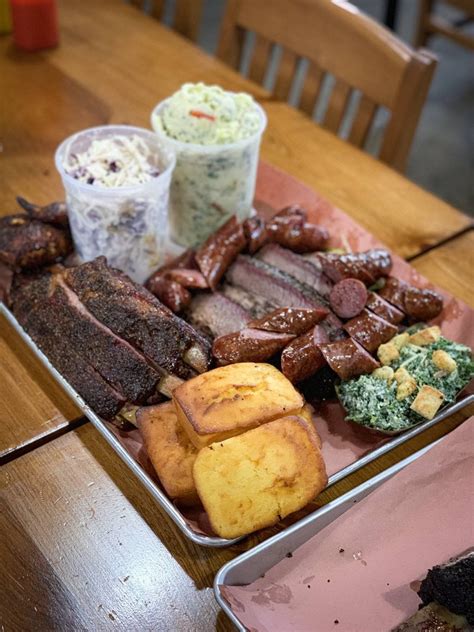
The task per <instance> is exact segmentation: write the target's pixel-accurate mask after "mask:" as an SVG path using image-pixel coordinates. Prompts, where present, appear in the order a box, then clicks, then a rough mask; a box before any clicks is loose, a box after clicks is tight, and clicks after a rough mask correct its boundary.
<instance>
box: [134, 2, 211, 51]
mask: <svg viewBox="0 0 474 632" xmlns="http://www.w3.org/2000/svg"><path fill="white" fill-rule="evenodd" d="M202 2H203V0H176V2H175V10H174V16H173V23H172V26H173V29H174V30H175V31H178V33H181V35H184V36H185V37H187V38H189V39H190V40H193V41H194V42H195V41H196V40H197V36H198V32H199V25H200V21H201V13H202ZM130 3H131V4H133V5H134V6H135V7H137V8H139V9H142V10H143V11H146V12H148V13H150V15H152V16H153V17H154V18H156V19H157V20H160V21H161V20H162V18H163V15H164V12H165V4H166V2H165V0H130Z"/></svg>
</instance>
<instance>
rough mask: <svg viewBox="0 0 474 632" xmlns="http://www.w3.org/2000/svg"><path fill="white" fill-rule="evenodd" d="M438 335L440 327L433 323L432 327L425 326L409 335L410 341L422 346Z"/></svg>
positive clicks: (437, 337) (434, 339)
mask: <svg viewBox="0 0 474 632" xmlns="http://www.w3.org/2000/svg"><path fill="white" fill-rule="evenodd" d="M440 336H441V329H440V328H439V327H438V326H437V325H433V327H426V328H425V329H420V331H416V332H415V333H414V334H412V335H411V336H410V343H411V344H412V345H417V346H418V347H424V346H426V345H430V344H431V343H433V342H436V341H437V340H439V337H440Z"/></svg>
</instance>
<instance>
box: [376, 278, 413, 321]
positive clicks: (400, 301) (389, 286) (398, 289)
mask: <svg viewBox="0 0 474 632" xmlns="http://www.w3.org/2000/svg"><path fill="white" fill-rule="evenodd" d="M408 287H409V285H408V283H405V281H402V280H401V279H396V278H395V277H388V279H387V280H386V281H385V285H384V286H383V288H382V289H381V290H379V296H381V297H382V298H384V299H385V300H386V301H388V302H389V303H391V304H392V305H395V307H398V309H400V310H401V311H402V312H405V300H404V299H405V290H406V288H408Z"/></svg>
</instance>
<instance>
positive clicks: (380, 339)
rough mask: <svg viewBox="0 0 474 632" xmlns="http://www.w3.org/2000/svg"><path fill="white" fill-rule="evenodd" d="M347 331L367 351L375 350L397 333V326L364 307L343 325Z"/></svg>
mask: <svg viewBox="0 0 474 632" xmlns="http://www.w3.org/2000/svg"><path fill="white" fill-rule="evenodd" d="M344 329H345V330H346V331H347V333H348V334H349V335H350V336H351V337H352V338H354V340H356V341H357V342H358V343H359V344H361V345H362V346H363V347H364V349H366V350H367V351H369V352H373V351H376V350H377V349H378V348H379V346H380V345H381V344H383V343H384V342H388V341H389V340H390V339H391V338H393V336H396V335H397V333H398V328H397V327H396V326H395V325H392V324H391V323H389V322H388V321H386V320H385V319H384V318H380V316H377V315H376V314H373V313H372V312H369V311H368V310H366V309H364V311H363V312H362V314H360V315H359V316H356V317H355V318H352V319H351V320H349V321H348V322H347V323H345V325H344Z"/></svg>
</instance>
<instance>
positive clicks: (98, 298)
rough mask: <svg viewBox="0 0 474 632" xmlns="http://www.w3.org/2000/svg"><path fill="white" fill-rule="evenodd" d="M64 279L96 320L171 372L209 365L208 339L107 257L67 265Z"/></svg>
mask: <svg viewBox="0 0 474 632" xmlns="http://www.w3.org/2000/svg"><path fill="white" fill-rule="evenodd" d="M64 279H65V281H66V283H67V284H68V285H69V287H70V288H71V289H72V290H73V291H74V292H75V293H76V294H77V296H78V297H79V300H80V301H81V302H82V303H83V305H84V306H85V307H86V309H87V310H88V311H89V312H91V313H92V314H93V315H94V316H95V318H97V320H99V321H100V322H101V323H103V324H104V325H105V326H106V327H108V328H109V329H110V330H111V331H113V332H114V333H115V334H116V335H117V336H120V338H123V339H124V340H127V341H128V342H129V343H130V344H131V345H133V346H134V347H135V348H136V349H138V350H139V351H141V352H142V353H143V354H144V355H145V356H146V357H147V358H150V359H151V360H152V361H153V362H154V363H156V364H157V365H158V366H160V367H162V368H163V369H165V370H166V371H167V372H169V373H171V374H173V375H176V376H178V377H180V378H183V379H187V378H189V377H192V376H193V375H195V371H194V369H195V370H196V371H199V372H203V371H205V370H206V369H207V367H208V364H209V359H210V355H209V354H210V348H209V343H208V342H207V341H206V340H205V339H204V338H203V337H202V336H200V335H199V334H198V333H197V332H196V331H195V330H194V329H193V327H192V326H191V325H189V324H188V323H186V322H184V321H183V320H182V319H180V318H178V317H177V316H175V315H174V314H173V313H172V312H171V311H170V310H169V309H168V308H167V307H165V306H164V305H163V304H162V303H160V301H159V300H158V299H156V298H155V297H154V296H153V295H152V294H151V293H150V292H148V290H146V289H145V288H144V287H143V286H141V285H138V284H137V283H135V282H134V281H132V280H131V279H130V278H129V277H128V276H126V275H125V274H123V273H122V272H120V271H119V270H115V269H114V268H110V267H109V266H108V265H107V261H106V259H105V257H98V258H97V259H95V260H94V261H91V262H89V263H84V264H82V265H81V266H78V267H76V268H69V269H67V270H66V271H65V273H64Z"/></svg>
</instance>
